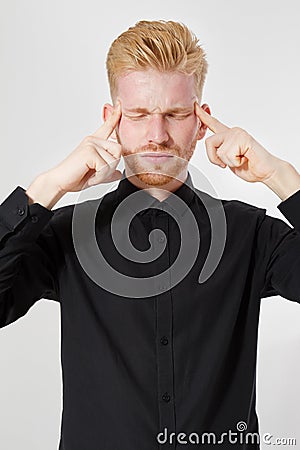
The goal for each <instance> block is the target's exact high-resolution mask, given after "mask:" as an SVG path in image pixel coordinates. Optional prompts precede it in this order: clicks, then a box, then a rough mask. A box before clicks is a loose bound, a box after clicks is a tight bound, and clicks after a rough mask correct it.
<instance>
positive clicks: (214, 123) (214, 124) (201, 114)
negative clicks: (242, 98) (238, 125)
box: [195, 102, 229, 133]
mask: <svg viewBox="0 0 300 450" xmlns="http://www.w3.org/2000/svg"><path fill="white" fill-rule="evenodd" d="M195 114H196V115H197V116H198V118H199V119H200V120H201V122H202V123H203V124H204V125H206V126H207V127H208V128H209V129H210V130H211V131H213V132H214V133H222V132H223V131H226V130H229V127H227V126H226V125H225V124H224V123H222V122H220V121H219V120H218V119H216V118H215V117H213V116H211V115H210V114H208V113H207V112H206V111H204V109H203V108H201V106H200V105H199V103H197V102H195Z"/></svg>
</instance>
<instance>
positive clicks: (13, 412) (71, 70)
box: [0, 0, 300, 450]
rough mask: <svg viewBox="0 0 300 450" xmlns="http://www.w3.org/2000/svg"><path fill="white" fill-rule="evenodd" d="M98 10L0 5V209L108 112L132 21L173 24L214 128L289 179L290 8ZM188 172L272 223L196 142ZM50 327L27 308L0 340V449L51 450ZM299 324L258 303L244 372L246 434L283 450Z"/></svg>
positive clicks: (261, 196) (62, 3) (262, 201)
mask: <svg viewBox="0 0 300 450" xmlns="http://www.w3.org/2000/svg"><path fill="white" fill-rule="evenodd" d="M103 3H104V2H103ZM103 3H102V2H101V1H99V0H97V1H91V0H85V1H84V2H74V1H70V0H69V1H66V0H59V1H58V0H52V1H51V2H49V1H47V2H46V1H41V0H27V1H26V2H23V1H21V0H15V1H11V2H8V1H6V2H4V1H3V0H2V2H1V19H0V34H1V41H0V46H1V47H0V58H1V59H0V61H1V70H0V77H1V83H0V89H1V97H0V98H1V102H0V114H1V116H0V119H1V122H0V123H1V133H0V141H1V142H0V148H1V166H0V170H1V183H0V197H1V201H3V200H4V199H5V198H6V197H7V196H8V194H9V193H10V192H11V191H12V190H13V189H14V188H15V187H16V186H17V185H20V186H22V187H24V188H27V187H28V185H29V184H30V182H31V181H32V180H33V178H34V177H35V176H36V175H37V174H38V173H41V172H42V171H45V170H47V169H50V168H51V167H53V166H54V165H56V164H58V162H60V161H61V160H62V159H63V158H65V157H66V156H67V155H68V154H69V153H70V152H71V151H72V150H73V149H74V148H75V147H76V146H77V145H78V144H79V142H81V140H82V139H83V138H84V137H85V136H86V135H88V134H90V133H92V132H93V131H94V130H95V129H96V128H98V127H99V125H100V124H101V122H102V105H103V103H105V102H106V101H110V98H109V90H108V84H107V78H106V72H105V58H106V53H107V51H108V48H109V45H110V43H111V42H112V40H113V39H115V38H116V37H117V36H118V35H119V34H120V33H121V32H122V31H124V30H125V29H127V28H128V27H129V26H131V25H134V23H135V22H137V21H138V20H141V19H148V20H151V19H172V20H177V21H181V22H184V23H185V24H187V25H188V26H189V27H190V28H191V30H192V31H194V32H195V34H196V35H197V36H198V38H199V39H200V42H201V43H202V44H203V46H204V48H205V50H206V52H207V58H208V62H209V72H208V78H207V82H206V86H205V89H204V96H203V103H204V102H206V103H208V104H209V105H210V107H211V110H212V114H213V115H215V116H216V117H217V118H219V120H221V121H223V122H224V123H226V124H227V125H229V126H241V127H243V128H245V129H246V130H247V131H248V132H249V133H250V134H252V135H253V136H254V137H255V138H256V139H257V140H258V141H259V142H260V143H261V144H262V145H264V146H265V148H267V149H268V150H269V151H270V152H271V153H273V154H275V155H277V156H278V157H279V158H281V159H285V160H288V161H289V162H291V163H292V164H293V165H294V166H295V167H296V168H297V169H298V170H299V169H300V144H299V136H298V134H299V126H298V122H299V119H300V117H299V107H298V105H299V102H300V91H299V79H300V63H299V43H300V27H299V23H300V11H299V3H298V2H297V1H295V0H294V1H288V2H274V1H264V2H263V1H257V0H255V1H254V0H252V1H251V2H250V1H248V2H241V1H233V0H231V1H226V2H223V1H221V0H220V1H213V0H210V1H209V2H208V1H207V0H206V1H202V0H197V1H193V2H192V1H189V0H185V1H183V2H179V3H178V2H177V3H176V2H174V1H169V0H168V1H164V2H162V1H161V0H159V1H157V0H155V1H151V2H147V3H146V4H145V5H144V4H142V2H138V1H127V2H124V1H122V2H121V1H113V2H105V3H104V6H103ZM209 134H210V133H208V134H207V136H208V135H209ZM192 162H193V164H194V165H196V166H197V167H199V168H201V170H202V171H203V172H204V173H205V174H206V176H207V177H208V178H209V180H210V182H211V183H212V185H213V186H214V188H215V190H216V192H217V193H218V196H219V197H221V198H227V199H239V200H242V201H245V202H248V203H251V204H253V205H256V206H260V207H264V208H267V212H268V214H269V215H273V216H276V217H280V218H281V219H284V218H283V216H282V215H281V213H280V211H279V210H278V209H277V205H278V204H279V203H280V199H279V197H277V196H276V194H274V193H273V192H272V191H271V190H269V189H268V188H267V187H265V186H264V185H261V184H258V183H255V184H251V183H247V182H245V181H243V180H241V179H239V178H238V177H236V176H235V175H234V174H233V173H232V172H231V171H230V169H228V168H227V169H225V170H224V169H221V168H219V167H217V166H215V165H212V164H211V163H210V162H209V160H208V158H207V156H206V152H205V147H204V141H200V142H199V143H198V147H197V150H196V152H195V154H194V156H193V159H192ZM196 187H198V188H200V189H201V186H196ZM92 189H93V188H91V196H92ZM73 201H75V196H74V194H69V195H67V196H66V197H64V198H63V199H62V200H61V201H60V202H59V203H58V204H57V205H56V206H57V207H58V206H62V205H64V204H68V203H71V202H73ZM284 220H286V219H284ZM299 300H300V299H299ZM59 319H60V310H59V305H58V304H56V303H55V302H51V301H46V300H41V301H39V302H38V303H37V304H36V305H34V307H32V309H31V310H30V311H29V312H28V313H27V314H26V316H24V317H23V318H21V319H19V320H18V321H16V322H15V323H13V324H11V325H9V326H8V327H5V328H3V329H1V330H0V377H1V378H0V399H1V402H0V448H1V450H2V449H3V450H20V449H22V450H40V449H43V450H53V449H57V447H58V442H59V433H60V420H61V407H62V386H61V368H60V329H59ZM299 324H300V307H299V304H297V303H295V302H291V301H288V300H285V299H282V298H280V297H272V298H267V299H263V301H262V310H261V319H260V333H259V353H258V369H257V370H258V385H257V397H258V398H257V410H258V416H259V421H260V430H261V433H264V432H266V433H271V434H273V435H274V436H275V437H295V438H297V440H298V442H297V447H296V448H300V430H299V423H300V401H299V399H300V381H299V380H300V360H299V348H300V325H299ZM99 357H101V355H99ZM297 428H298V431H297ZM182 431H184V430H182ZM195 431H197V430H195ZM281 447H282V446H281ZM261 448H263V449H267V448H270V446H264V445H262V447H261ZM273 448H277V447H276V446H273ZM285 448H291V447H285ZM294 448H295V447H294ZM84 450H88V449H84Z"/></svg>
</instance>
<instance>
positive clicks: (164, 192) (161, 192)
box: [125, 168, 188, 202]
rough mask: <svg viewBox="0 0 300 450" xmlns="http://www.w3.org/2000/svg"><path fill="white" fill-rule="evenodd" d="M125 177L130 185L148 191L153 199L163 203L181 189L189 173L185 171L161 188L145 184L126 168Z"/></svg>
mask: <svg viewBox="0 0 300 450" xmlns="http://www.w3.org/2000/svg"><path fill="white" fill-rule="evenodd" d="M125 176H126V177H127V179H128V181H130V183H132V184H134V185H135V186H137V187H138V188H139V189H147V191H148V192H149V194H150V195H152V197H155V198H156V199H157V200H159V201H160V202H162V201H163V200H165V199H166V198H168V197H169V195H170V193H171V192H174V191H176V190H177V189H178V188H180V186H182V185H183V183H184V182H185V181H186V179H187V176H188V173H187V169H184V170H183V171H182V172H181V173H180V174H179V175H178V176H177V178H172V179H171V181H169V182H168V183H166V184H163V185H161V186H153V185H149V184H146V183H143V182H142V181H141V180H140V179H139V178H138V177H137V176H136V175H132V174H128V171H127V169H126V168H125Z"/></svg>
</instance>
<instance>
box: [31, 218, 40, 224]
mask: <svg viewBox="0 0 300 450" xmlns="http://www.w3.org/2000/svg"><path fill="white" fill-rule="evenodd" d="M38 220H39V218H38V217H37V216H32V217H31V222H33V223H36V222H37V221H38Z"/></svg>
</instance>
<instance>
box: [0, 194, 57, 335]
mask: <svg viewBox="0 0 300 450" xmlns="http://www.w3.org/2000/svg"><path fill="white" fill-rule="evenodd" d="M28 200H29V199H28V196H27V195H26V192H25V190H24V189H23V188H22V187H21V186H18V187H17V188H16V189H15V190H14V191H13V192H12V193H11V194H10V195H9V196H8V197H7V198H6V200H4V202H3V203H2V204H1V205H0V328H2V327H4V326H6V325H8V324H10V323H12V322H14V321H16V320H17V319H18V318H20V317H22V316H24V315H25V314H26V312H27V311H28V310H29V308H30V307H31V306H32V305H33V304H34V303H35V302H36V301H37V300H39V299H41V298H47V299H50V300H56V301H59V293H58V283H57V277H56V275H57V268H58V266H59V263H60V262H59V256H58V255H59V251H58V244H57V241H56V238H55V234H54V232H53V230H52V228H51V224H50V220H51V218H52V217H53V215H54V212H53V211H51V210H49V209H47V208H45V207H44V206H42V205H40V204H39V203H33V204H31V205H29V204H28Z"/></svg>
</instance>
